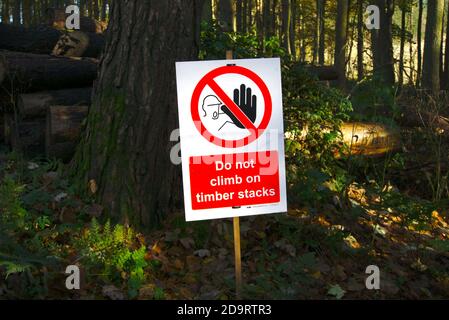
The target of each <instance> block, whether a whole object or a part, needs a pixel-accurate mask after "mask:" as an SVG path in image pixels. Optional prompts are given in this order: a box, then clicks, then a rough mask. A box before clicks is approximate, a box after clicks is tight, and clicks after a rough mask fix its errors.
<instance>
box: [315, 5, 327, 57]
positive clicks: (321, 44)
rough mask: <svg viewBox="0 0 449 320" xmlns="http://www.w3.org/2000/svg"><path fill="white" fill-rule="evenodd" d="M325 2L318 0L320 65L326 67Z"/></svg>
mask: <svg viewBox="0 0 449 320" xmlns="http://www.w3.org/2000/svg"><path fill="white" fill-rule="evenodd" d="M325 5H326V1H325V0H317V7H318V25H319V27H318V28H319V31H318V34H319V45H318V63H319V64H320V65H324V63H325V62H324V53H325V31H324V27H325V26H324V13H325Z"/></svg>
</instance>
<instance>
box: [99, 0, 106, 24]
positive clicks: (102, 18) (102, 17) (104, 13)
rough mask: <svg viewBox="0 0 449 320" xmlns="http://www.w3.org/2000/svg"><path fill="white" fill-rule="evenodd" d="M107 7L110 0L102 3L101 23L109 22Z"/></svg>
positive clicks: (104, 0)
mask: <svg viewBox="0 0 449 320" xmlns="http://www.w3.org/2000/svg"><path fill="white" fill-rule="evenodd" d="M107 6H108V0H103V1H102V2H101V12H100V19H101V21H106V20H107Z"/></svg>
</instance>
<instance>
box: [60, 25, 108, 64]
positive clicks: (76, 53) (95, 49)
mask: <svg viewBox="0 0 449 320" xmlns="http://www.w3.org/2000/svg"><path fill="white" fill-rule="evenodd" d="M103 46H104V36H103V35H102V34H96V33H87V32H82V31H73V32H66V33H64V34H63V35H61V37H60V38H59V40H58V42H57V43H56V45H55V47H54V49H53V52H52V54H53V55H55V56H63V57H91V58H98V57H99V56H100V54H101V51H102V50H103Z"/></svg>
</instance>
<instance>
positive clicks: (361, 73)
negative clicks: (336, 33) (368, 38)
mask: <svg viewBox="0 0 449 320" xmlns="http://www.w3.org/2000/svg"><path fill="white" fill-rule="evenodd" d="M363 2H364V1H363V0H357V80H358V81H361V80H362V79H363V77H364V73H365V67H364V65H363V63H364V59H363V50H364V47H363V41H364V38H365V36H364V33H363V32H364V27H365V26H364V19H363V11H364V6H363V4H364V3H363Z"/></svg>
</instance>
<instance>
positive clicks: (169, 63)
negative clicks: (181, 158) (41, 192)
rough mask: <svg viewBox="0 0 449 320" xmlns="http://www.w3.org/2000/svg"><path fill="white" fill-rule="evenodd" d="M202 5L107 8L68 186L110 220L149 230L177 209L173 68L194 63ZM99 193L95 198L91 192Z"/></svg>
mask: <svg viewBox="0 0 449 320" xmlns="http://www.w3.org/2000/svg"><path fill="white" fill-rule="evenodd" d="M201 8H202V1H200V0H195V1H192V2H191V1H175V0H168V1H159V0H149V1H137V0H134V1H127V2H124V1H113V2H112V7H111V13H110V22H109V28H108V31H107V35H106V47H105V51H104V55H103V57H102V60H101V63H100V73H99V78H98V80H97V82H96V84H95V87H94V93H93V103H92V106H91V109H90V111H89V116H88V121H87V126H86V130H85V132H84V134H83V138H82V141H81V144H80V146H79V147H78V150H77V153H76V156H75V159H74V161H73V165H72V170H73V171H72V172H73V176H74V183H76V185H78V186H81V188H82V189H83V190H85V191H87V190H88V185H89V183H90V184H92V183H93V182H94V184H95V185H96V186H97V188H94V191H96V192H95V196H96V197H97V198H98V200H99V202H100V203H101V204H102V205H103V206H104V207H105V211H106V213H107V214H108V215H110V216H111V217H112V218H115V220H119V221H130V222H131V223H132V224H133V225H135V226H136V227H139V226H140V227H143V228H151V227H154V226H155V225H156V224H157V223H158V222H159V221H160V220H161V218H162V217H163V216H164V215H165V214H167V213H168V212H170V211H171V210H172V209H173V208H174V207H176V206H177V205H179V204H180V192H181V172H180V168H179V166H175V165H173V164H172V162H171V161H170V149H171V148H172V146H173V144H174V142H170V139H169V138H170V134H171V132H172V131H173V130H174V129H176V128H177V127H178V121H177V100H176V79H175V61H182V60H195V59H196V58H197V56H198V37H199V30H198V26H199V21H198V20H197V19H198V18H199V17H200V16H201V14H200V13H201ZM95 189H97V190H95Z"/></svg>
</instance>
